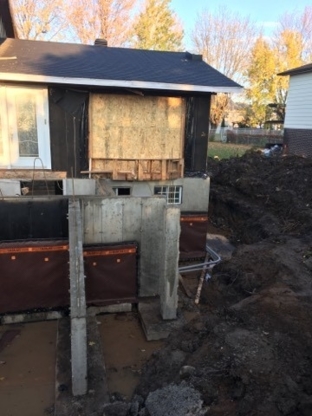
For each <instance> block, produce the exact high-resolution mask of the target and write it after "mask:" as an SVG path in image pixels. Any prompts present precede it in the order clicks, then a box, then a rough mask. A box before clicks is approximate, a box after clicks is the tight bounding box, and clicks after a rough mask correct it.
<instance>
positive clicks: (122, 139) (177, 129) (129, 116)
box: [89, 94, 185, 160]
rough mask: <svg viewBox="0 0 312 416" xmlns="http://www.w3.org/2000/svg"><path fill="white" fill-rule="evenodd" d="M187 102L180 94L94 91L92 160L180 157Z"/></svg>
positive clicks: (91, 133) (91, 109) (91, 139)
mask: <svg viewBox="0 0 312 416" xmlns="http://www.w3.org/2000/svg"><path fill="white" fill-rule="evenodd" d="M184 116H185V101H184V100H183V99H182V98H179V97H142V96H138V95H133V96H132V95H105V94H91V98H90V136H91V137H90V154H89V155H90V157H91V158H92V159H136V160H137V159H180V158H182V154H183V132H184Z"/></svg>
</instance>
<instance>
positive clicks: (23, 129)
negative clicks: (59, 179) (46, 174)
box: [0, 86, 51, 169]
mask: <svg viewBox="0 0 312 416" xmlns="http://www.w3.org/2000/svg"><path fill="white" fill-rule="evenodd" d="M0 98H1V104H0V111H1V116H0V117H1V121H0V130H1V133H0V134H1V135H0V165H1V167H3V166H4V167H7V168H22V169H23V168H33V167H34V166H35V167H36V168H38V167H40V168H41V167H43V168H45V169H50V168H51V154H50V137H49V120H48V98H47V90H46V89H44V88H21V87H11V86H5V87H1V88H0Z"/></svg>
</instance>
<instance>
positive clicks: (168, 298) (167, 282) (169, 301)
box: [160, 207, 180, 320]
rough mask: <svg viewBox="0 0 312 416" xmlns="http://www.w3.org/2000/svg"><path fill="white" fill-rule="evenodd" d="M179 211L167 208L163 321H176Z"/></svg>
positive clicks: (164, 248)
mask: <svg viewBox="0 0 312 416" xmlns="http://www.w3.org/2000/svg"><path fill="white" fill-rule="evenodd" d="M179 237H180V210H179V208H177V207H167V209H166V211H165V232H164V235H163V270H162V275H161V278H160V312H161V316H162V318H163V319H168V320H169V319H176V317H177V307H178V282H179V273H178V262H179Z"/></svg>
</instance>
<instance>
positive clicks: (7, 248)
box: [0, 241, 69, 313]
mask: <svg viewBox="0 0 312 416" xmlns="http://www.w3.org/2000/svg"><path fill="white" fill-rule="evenodd" d="M0 286H1V293H0V313H6V312H20V311H25V310H30V309H39V308H40V309H41V308H43V309H50V308H58V307H63V306H67V305H68V304H69V266H68V244H67V242H65V243H64V242H62V241H61V242H51V241H50V242H45V243H42V242H28V243H7V244H1V245H0Z"/></svg>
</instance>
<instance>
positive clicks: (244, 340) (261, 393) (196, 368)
mask: <svg viewBox="0 0 312 416" xmlns="http://www.w3.org/2000/svg"><path fill="white" fill-rule="evenodd" d="M209 162H210V163H209V170H210V175H211V197H210V219H211V221H212V223H213V224H214V225H215V226H217V227H218V228H219V229H222V230H223V231H225V232H226V233H227V235H230V239H231V242H232V244H234V245H235V247H236V249H235V251H234V253H233V256H232V258H231V259H230V260H228V261H224V262H222V263H220V264H219V265H218V266H216V267H215V268H214V269H213V272H212V278H211V279H210V280H209V281H208V282H207V283H206V284H205V285H204V288H203V292H202V297H201V303H200V305H199V310H200V317H198V318H196V319H194V320H193V321H191V322H190V323H188V324H187V325H186V326H185V327H184V328H182V329H181V330H179V331H178V332H176V333H173V334H172V335H171V336H170V338H169V339H168V341H167V344H166V346H165V348H163V349H162V350H160V351H159V352H158V353H156V354H155V355H154V356H153V357H152V358H151V359H150V361H149V362H148V364H147V365H146V367H145V370H144V372H143V374H142V378H141V383H140V385H139V387H138V389H137V394H139V395H140V400H141V401H140V408H142V409H143V410H141V413H136V414H149V413H148V411H147V410H146V409H144V402H143V399H146V397H148V395H149V393H150V392H153V391H156V390H157V389H161V388H164V387H165V386H169V385H170V388H169V389H168V394H169V391H173V390H174V388H175V387H172V386H179V385H181V387H183V388H185V386H188V387H189V388H190V389H193V390H192V391H196V392H199V393H200V398H201V400H202V403H201V410H198V412H193V413H183V412H181V414H185V415H186V414H194V415H195V414H198V415H199V414H207V415H212V416H217V415H220V416H221V415H222V416H226V415H230V416H234V415H242V416H244V415H246V416H258V415H259V416H260V415H263V416H280V415H290V416H299V415H303V416H311V415H312V337H311V331H312V290H311V289H312V286H311V282H312V210H311V207H312V205H311V204H312V160H308V159H303V158H299V157H284V158H267V157H265V156H263V155H262V154H260V153H250V154H246V155H245V156H244V157H242V158H235V159H230V160H227V161H215V160H210V161H209ZM181 296H182V295H181ZM181 303H182V304H183V303H184V304H186V303H187V302H186V301H185V302H183V298H181ZM188 305H189V303H188ZM161 391H162V390H161ZM142 398H143V399H142ZM170 399H171V400H172V402H174V401H175V397H174V395H173V396H172V397H169V401H170ZM167 400H168V398H167ZM137 408H138V406H137ZM133 414H135V413H133ZM179 414H180V413H179Z"/></svg>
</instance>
